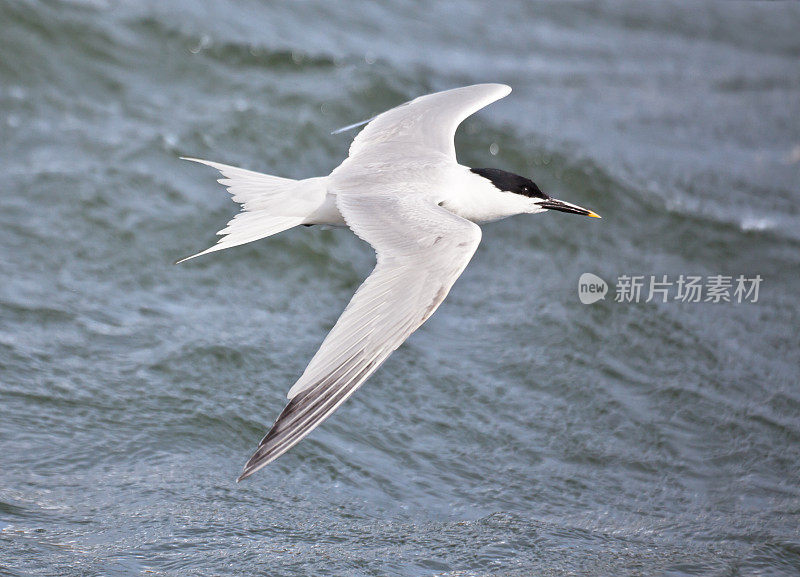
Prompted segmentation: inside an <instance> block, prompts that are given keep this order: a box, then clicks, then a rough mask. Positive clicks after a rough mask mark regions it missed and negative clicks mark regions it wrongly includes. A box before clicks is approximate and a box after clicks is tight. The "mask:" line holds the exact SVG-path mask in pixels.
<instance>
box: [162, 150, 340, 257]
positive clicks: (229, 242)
mask: <svg viewBox="0 0 800 577" xmlns="http://www.w3.org/2000/svg"><path fill="white" fill-rule="evenodd" d="M182 159H183V160H191V161H192V162H199V163H200V164H205V165H207V166H210V167H212V168H216V169H217V170H219V171H220V172H221V173H222V176H223V178H220V179H219V180H218V181H217V182H219V183H220V184H222V185H224V186H225V187H227V189H228V192H230V193H231V195H232V198H233V200H234V201H235V202H238V203H240V204H241V205H242V212H240V213H239V214H237V215H236V216H235V217H233V219H232V220H231V221H230V222H228V225H227V226H226V227H225V228H223V229H222V230H220V231H219V232H218V233H217V234H218V235H222V238H221V239H219V241H217V244H215V245H214V246H212V247H211V248H207V249H206V250H204V251H202V252H198V253H197V254H193V255H192V256H187V257H186V258H183V259H181V260H179V261H177V262H176V263H175V264H178V263H181V262H184V261H187V260H189V259H192V258H195V257H198V256H200V255H203V254H206V253H209V252H214V251H217V250H223V249H226V248H231V247H234V246H239V245H240V244H245V243H248V242H253V241H254V240H258V239H261V238H265V237H268V236H272V235H273V234H277V233H279V232H282V231H284V230H288V229H290V228H292V227H295V226H297V225H298V224H304V223H306V218H307V217H308V216H309V215H310V214H312V213H313V212H314V211H315V210H316V209H318V208H319V206H320V205H321V204H322V203H323V202H324V200H325V187H324V185H323V183H322V181H323V180H324V179H321V178H309V179H306V180H292V179H290V178H280V177H278V176H271V175H269V174H261V173H260V172H253V171H252V170H245V169H243V168H236V167H235V166H228V165H227V164H220V163H218V162H211V161H208V160H200V159H199V158H187V157H182Z"/></svg>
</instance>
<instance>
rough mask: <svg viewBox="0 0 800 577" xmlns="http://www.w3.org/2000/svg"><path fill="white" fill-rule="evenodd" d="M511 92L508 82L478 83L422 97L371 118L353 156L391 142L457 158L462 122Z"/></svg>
mask: <svg viewBox="0 0 800 577" xmlns="http://www.w3.org/2000/svg"><path fill="white" fill-rule="evenodd" d="M509 92H511V88H509V87H508V86H506V85H505V84H474V85H472V86H464V87H463V88H454V89H453V90H445V91H444V92H436V93H434V94H428V95H425V96H420V97H419V98H416V99H414V100H412V101H410V102H406V103H405V104H401V105H400V106H398V107H396V108H392V109H391V110H387V111H386V112H384V113H382V114H379V115H378V116H376V117H375V118H373V119H372V120H370V121H369V124H367V126H366V128H364V130H362V131H361V132H360V133H359V134H358V136H356V138H355V140H353V143H352V144H351V145H350V156H351V157H353V156H356V155H358V154H359V153H360V152H361V151H363V150H364V149H365V148H369V147H372V146H375V145H377V144H382V143H388V142H390V143H392V144H394V145H397V146H398V147H401V148H402V147H415V148H423V149H428V150H433V151H437V152H441V153H444V154H447V155H449V156H450V157H451V158H453V160H455V157H456V148H455V144H454V143H453V137H454V136H455V133H456V128H458V125H459V124H461V122H462V121H463V120H464V119H465V118H467V117H468V116H470V115H472V114H474V113H476V112H477V111H478V110H480V109H481V108H483V107H484V106H488V105H489V104H491V103H492V102H494V101H495V100H500V99H501V98H503V97H504V96H507V95H508V93H509ZM356 126H357V125H356Z"/></svg>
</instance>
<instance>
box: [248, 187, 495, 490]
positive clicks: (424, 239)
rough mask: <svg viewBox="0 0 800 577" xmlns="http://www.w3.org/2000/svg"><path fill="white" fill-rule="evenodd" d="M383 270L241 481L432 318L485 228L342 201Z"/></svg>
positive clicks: (389, 200) (397, 201) (412, 204)
mask: <svg viewBox="0 0 800 577" xmlns="http://www.w3.org/2000/svg"><path fill="white" fill-rule="evenodd" d="M337 203H338V206H339V210H340V211H341V213H342V215H343V216H344V218H345V220H346V221H347V224H348V225H349V226H350V228H351V229H352V230H353V231H354V232H355V233H356V234H357V235H358V236H359V237H361V238H362V239H364V240H366V241H367V242H369V243H370V244H371V245H372V246H373V248H374V249H375V252H376V253H377V261H378V262H377V265H376V266H375V269H374V270H373V271H372V274H371V275H370V276H369V277H368V278H367V280H366V281H364V284H362V285H361V287H360V288H359V289H358V291H356V294H355V295H354V296H353V298H352V300H351V301H350V304H348V305H347V308H346V309H345V310H344V312H343V313H342V316H341V317H339V320H338V321H337V322H336V325H335V326H334V327H333V329H332V330H331V332H330V333H329V334H328V336H327V337H326V338H325V341H324V342H323V343H322V346H321V347H320V349H319V351H317V354H316V355H314V358H313V359H312V360H311V362H310V363H309V365H308V367H307V368H306V370H305V372H304V373H303V375H302V376H301V377H300V379H299V380H298V381H297V383H295V385H294V386H293V387H292V388H291V390H290V391H289V395H288V396H289V399H290V402H289V404H288V405H287V406H286V408H285V409H284V410H283V412H282V413H281V414H280V416H279V417H278V420H277V421H276V422H275V424H274V425H273V427H272V429H270V431H269V432H268V433H267V435H266V436H265V437H264V439H263V440H262V441H261V444H260V445H259V448H258V450H257V451H256V453H255V454H254V455H253V457H252V458H251V459H250V461H248V463H247V465H246V466H245V469H244V472H243V473H242V475H241V476H240V477H239V479H240V480H241V479H243V478H245V477H247V476H249V475H251V474H253V473H254V472H255V471H257V470H258V469H260V468H261V467H263V466H264V465H266V464H267V463H269V462H271V461H273V460H274V459H276V458H277V457H279V456H280V455H282V454H283V453H285V452H286V451H287V450H289V449H290V448H291V447H292V446H294V445H295V444H296V443H297V442H299V441H300V440H301V439H302V438H303V437H305V436H306V435H307V434H308V433H310V432H311V431H312V430H313V429H314V428H315V427H316V426H317V425H319V424H320V423H321V422H322V421H323V420H325V419H326V418H327V417H328V416H329V415H330V414H331V413H332V412H333V411H334V410H335V409H336V408H337V407H338V406H339V405H340V404H342V403H343V402H344V401H345V399H347V397H349V396H350V395H351V394H352V393H353V392H354V391H355V390H356V389H357V388H358V387H359V386H360V385H361V384H362V383H364V381H366V380H367V378H369V376H370V375H371V374H372V373H373V372H375V370H376V369H377V368H378V367H379V366H380V365H381V364H382V363H383V362H384V361H385V360H386V359H387V357H388V356H389V355H390V354H391V353H392V352H393V351H394V350H395V349H397V347H399V346H400V345H401V344H402V343H403V341H405V340H406V338H408V336H409V335H410V334H411V333H412V332H414V331H415V330H416V329H417V327H419V326H420V325H421V324H422V323H423V322H425V320H427V319H428V317H430V316H431V315H432V314H433V312H434V311H435V310H436V308H437V307H438V306H439V305H440V304H441V302H442V301H443V300H444V298H445V297H446V296H447V293H448V292H450V288H451V287H452V286H453V283H454V282H455V281H456V279H457V278H458V277H459V276H460V275H461V272H462V271H463V270H464V268H465V267H466V266H467V263H468V262H469V260H470V259H471V258H472V255H473V254H474V253H475V249H476V248H477V247H478V243H480V239H481V230H480V228H479V227H478V226H477V225H475V224H473V223H472V222H470V221H468V220H465V219H463V218H461V217H459V216H456V215H454V214H453V213H451V212H449V211H447V210H445V209H443V208H441V207H439V206H437V205H436V204H434V203H433V202H431V201H429V200H426V199H425V198H424V197H421V196H417V195H414V196H412V197H401V196H389V195H384V196H382V195H369V196H362V195H354V194H339V195H338V197H337Z"/></svg>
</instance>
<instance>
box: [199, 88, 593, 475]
mask: <svg viewBox="0 0 800 577" xmlns="http://www.w3.org/2000/svg"><path fill="white" fill-rule="evenodd" d="M510 91H511V89H510V88H509V87H508V86H505V85H502V84H478V85H474V86H467V87H463V88H457V89H454V90H447V91H444V92H439V93H435V94H429V95H427V96H422V97H419V98H417V99H415V100H412V101H411V102H408V103H406V104H403V105H401V106H398V107H397V108H393V109H392V110H389V111H387V112H384V113H382V114H380V115H378V116H376V117H375V118H373V119H372V120H370V121H369V122H368V123H367V125H366V127H365V128H364V129H363V130H362V131H361V133H360V134H358V136H356V138H355V139H354V140H353V143H352V145H351V146H350V154H349V156H348V158H347V159H345V161H344V162H342V164H341V165H340V166H339V167H337V168H336V169H335V170H334V171H333V172H332V173H331V174H330V175H329V176H327V177H323V178H311V179H307V180H299V181H296V180H290V179H284V178H278V177H274V176H268V175H263V174H259V173H256V172H251V171H249V170H243V169H241V168H235V167H232V166H227V165H224V164H218V163H215V162H209V161H205V160H197V159H188V160H193V161H195V162H200V163H203V164H206V165H208V166H211V167H213V168H216V169H217V170H219V171H220V172H221V173H222V175H223V177H224V178H222V179H220V180H219V182H220V183H222V184H224V185H225V186H227V187H228V190H229V191H230V193H231V194H232V195H233V200H235V201H236V202H239V203H241V204H242V209H243V212H242V213H240V214H238V215H237V216H236V217H235V218H234V219H233V220H231V221H230V222H229V223H228V226H227V228H225V229H223V230H221V231H220V232H219V234H221V235H224V236H223V238H222V239H221V240H220V241H219V242H218V244H216V245H214V246H213V247H211V248H209V249H207V250H205V251H203V252H201V253H198V254H197V255H194V256H199V255H201V254H205V253H208V252H211V251H215V250H221V249H224V248H229V247H232V246H236V245H239V244H244V243H246V242H251V241H253V240H257V239H259V238H263V237H266V236H270V235H272V234H275V233H277V232H280V231H282V230H286V229H288V228H291V227H293V226H297V225H298V224H326V225H333V226H342V225H347V226H349V227H350V229H352V231H353V232H354V233H355V234H357V235H358V236H359V237H360V238H362V239H363V240H365V241H367V242H368V243H369V244H371V245H372V247H373V248H374V249H375V252H376V255H377V264H376V266H375V269H374V270H373V271H372V274H371V275H370V276H369V277H368V278H367V280H366V281H365V282H364V283H363V284H362V285H361V287H360V288H359V289H358V290H357V291H356V293H355V295H354V296H353V298H352V300H351V301H350V303H349V304H348V305H347V308H346V309H345V311H344V312H343V313H342V315H341V316H340V317H339V320H338V321H337V322H336V325H335V326H334V327H333V329H332V330H331V332H330V333H329V334H328V336H327V337H326V338H325V340H324V342H323V343H322V345H321V346H320V348H319V350H318V351H317V353H316V354H315V355H314V357H313V358H312V359H311V362H310V363H309V364H308V367H307V368H306V370H305V371H304V372H303V374H302V375H301V377H300V378H299V379H298V380H297V382H296V383H295V384H294V385H293V386H292V387H291V389H290V390H289V394H288V397H289V399H290V402H289V404H288V405H287V406H286V408H285V409H284V410H283V412H282V413H281V414H280V416H279V417H278V419H277V421H276V422H275V424H274V425H273V427H272V428H271V429H270V431H269V432H268V433H267V435H266V436H265V437H264V439H263V440H262V441H261V443H260V445H259V448H258V450H257V451H256V453H255V454H254V455H253V457H252V458H251V459H250V460H249V462H248V463H247V465H246V466H245V469H244V472H243V473H242V475H241V476H240V477H239V479H242V478H244V477H247V476H249V475H251V474H252V473H254V472H255V471H257V470H258V469H260V468H261V467H263V466H264V465H266V464H267V463H269V462H271V461H272V460H274V459H276V458H277V457H279V456H280V455H282V454H283V453H285V452H286V451H287V450H289V449H290V448H291V447H292V446H294V445H295V444H296V443H297V442H299V441H300V440H301V439H302V438H303V437H305V436H306V435H307V434H308V433H309V432H311V431H312V430H313V429H314V428H315V427H316V426H317V425H319V424H320V423H321V422H322V421H323V420H324V419H325V418H326V417H328V416H329V415H330V414H331V413H332V412H333V411H334V410H335V409H336V408H337V407H338V406H339V405H340V404H341V403H342V402H344V401H345V399H347V398H348V397H349V396H350V395H351V394H352V393H353V392H354V391H355V390H356V389H357V388H358V387H359V386H361V384H363V383H364V381H366V380H367V379H368V378H369V377H370V375H372V373H373V372H375V370H377V369H378V367H380V365H381V364H382V363H383V362H384V361H385V360H386V359H387V357H388V356H389V355H390V354H391V353H392V352H393V351H394V350H395V349H397V347H399V346H400V345H401V344H402V343H403V341H405V340H406V338H408V336H409V335H410V334H411V333H412V332H414V331H415V330H416V329H417V328H418V327H419V326H420V325H421V324H422V323H424V322H425V321H426V320H427V319H428V317H430V315H431V314H433V312H434V311H435V310H436V309H437V308H438V306H439V305H440V304H441V302H442V301H443V300H444V298H445V297H446V296H447V294H448V292H449V291H450V288H451V287H452V286H453V283H455V281H456V279H457V278H458V277H459V276H460V275H461V273H462V271H463V270H464V268H465V267H466V266H467V263H468V262H469V261H470V259H471V258H472V255H473V254H474V253H475V250H476V249H477V247H478V244H479V243H480V240H481V230H480V228H479V227H478V226H477V224H475V223H481V222H487V221H491V220H496V219H499V218H505V217H507V216H511V215H513V214H520V213H536V212H541V211H543V210H546V207H544V206H542V203H544V202H547V203H549V205H548V206H547V208H555V209H556V210H565V211H568V212H578V213H579V214H589V215H590V216H596V215H594V213H591V211H586V210H585V209H581V208H580V207H576V206H575V205H570V204H568V203H562V202H561V201H556V200H554V199H550V198H549V197H547V196H546V195H544V194H543V193H541V192H540V191H539V196H531V195H528V194H527V192H523V193H519V191H516V193H515V191H510V190H503V189H502V187H500V188H498V182H499V181H497V182H495V181H492V180H490V179H489V178H487V177H484V176H481V175H479V174H476V172H474V171H472V170H471V169H469V168H467V167H465V166H461V165H459V164H458V163H457V161H456V153H455V145H454V142H453V138H454V135H455V131H456V128H457V127H458V125H459V124H460V123H461V122H462V121H463V120H464V119H465V118H467V117H468V116H469V115H471V114H473V113H474V112H476V111H478V110H480V109H481V108H483V107H484V106H486V105H488V104H490V103H492V102H494V101H495V100H498V99H500V98H502V97H504V96H506V95H507V94H508V93H509V92H510ZM354 126H357V125H354ZM503 174H508V173H503ZM510 176H514V175H510ZM515 178H517V179H521V178H522V177H515ZM522 180H525V182H530V181H527V180H526V179H522ZM530 185H531V186H532V187H533V188H536V186H535V185H534V184H533V183H532V182H530ZM520 190H529V187H527V186H526V187H524V188H521V189H520ZM536 190H537V191H538V188H536ZM188 258H194V257H188ZM184 260H186V259H184Z"/></svg>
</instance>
